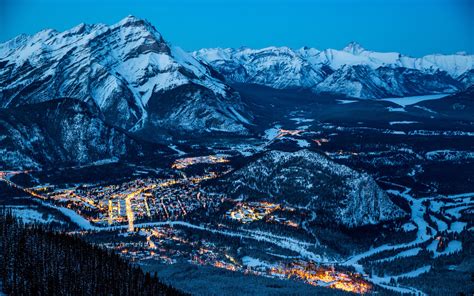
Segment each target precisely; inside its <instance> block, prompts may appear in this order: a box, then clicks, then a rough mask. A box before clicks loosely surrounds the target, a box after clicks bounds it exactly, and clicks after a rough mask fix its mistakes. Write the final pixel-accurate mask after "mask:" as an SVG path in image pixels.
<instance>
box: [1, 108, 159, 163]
mask: <svg viewBox="0 0 474 296" xmlns="http://www.w3.org/2000/svg"><path fill="white" fill-rule="evenodd" d="M145 148H146V147H144V146H143V145H142V144H140V143H139V142H137V141H136V140H134V139H132V138H131V137H129V136H128V135H126V134H125V133H124V132H123V131H122V130H120V129H118V128H115V127H112V126H110V125H108V124H106V123H104V121H103V120H102V119H101V118H99V110H98V109H97V108H93V107H91V106H89V105H87V104H86V103H84V102H82V101H79V100H76V99H58V100H52V101H47V102H43V103H37V104H31V105H25V106H21V107H16V108H10V109H0V169H1V170H6V169H34V168H42V167H45V166H46V167H58V166H64V165H82V164H89V163H91V162H96V161H104V160H111V159H113V160H115V159H119V158H125V157H138V156H142V155H143V154H144V153H145V152H146V149H145ZM154 151H155V153H158V154H159V153H160V150H159V149H156V150H154Z"/></svg>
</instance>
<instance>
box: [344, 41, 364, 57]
mask: <svg viewBox="0 0 474 296" xmlns="http://www.w3.org/2000/svg"><path fill="white" fill-rule="evenodd" d="M342 50H343V51H345V52H348V53H352V54H355V55H358V54H360V53H361V52H363V51H365V49H364V48H363V47H362V46H361V45H360V44H359V43H357V42H355V41H352V42H350V43H349V44H347V45H346V47H344V48H343V49H342Z"/></svg>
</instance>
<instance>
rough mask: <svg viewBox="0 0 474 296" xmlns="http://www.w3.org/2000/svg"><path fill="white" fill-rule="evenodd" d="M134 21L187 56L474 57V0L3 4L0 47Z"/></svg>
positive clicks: (21, 0) (51, 0)
mask: <svg viewBox="0 0 474 296" xmlns="http://www.w3.org/2000/svg"><path fill="white" fill-rule="evenodd" d="M129 14H132V15H135V16H137V17H140V18H145V19H148V20H149V21H151V22H152V23H153V24H154V25H155V27H156V28H157V29H158V31H160V32H161V33H162V34H163V35H164V37H165V39H166V40H168V41H170V42H171V43H173V44H175V45H179V46H181V47H182V48H184V49H186V50H194V49H198V48H202V47H239V46H249V47H255V48H259V47H265V46H270V45H276V46H283V45H286V46H289V47H293V48H299V47H302V46H310V47H316V48H319V49H324V48H342V47H344V46H345V45H346V44H347V43H348V42H350V41H357V42H359V43H360V44H361V45H362V46H363V47H365V48H367V49H371V50H378V51H399V52H402V53H405V54H409V55H413V56H420V55H424V54H429V53H455V52H458V51H466V52H469V53H474V37H473V35H474V29H473V28H474V0H312V1H311V0H238V1H237V0H202V1H191V0H154V1H153V0H113V1H112V0H105V1H98V0H0V42H4V41H6V40H8V39H10V38H12V37H14V36H16V35H18V34H20V33H27V34H33V33H35V32H37V31H39V30H41V29H44V28H54V29H56V30H59V31H62V30H66V29H68V28H71V27H73V26H75V25H77V24H79V23H81V22H85V23H99V22H101V23H105V24H113V23H115V22H118V21H119V20H120V19H122V18H123V17H125V16H127V15H129Z"/></svg>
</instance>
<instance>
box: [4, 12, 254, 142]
mask: <svg viewBox="0 0 474 296" xmlns="http://www.w3.org/2000/svg"><path fill="white" fill-rule="evenodd" d="M0 86H1V87H0V107H4V108H5V107H15V106H20V105H25V104H32V103H38V102H44V101H48V100H51V99H55V98H60V97H69V98H76V99H80V100H83V101H85V102H88V103H89V104H94V105H96V106H98V107H99V109H100V110H101V112H102V113H103V114H104V116H105V119H106V121H107V122H108V123H112V124H113V125H116V126H119V127H122V128H125V129H127V130H129V131H135V132H138V133H139V132H141V131H143V130H144V129H147V130H148V131H149V134H151V135H153V134H156V133H160V132H162V130H171V131H172V132H181V133H186V132H188V131H193V132H194V133H206V132H213V131H226V132H232V133H245V132H246V125H247V124H248V123H249V120H250V118H249V116H248V115H246V114H245V112H244V106H243V104H242V103H241V101H240V97H239V95H238V94H237V93H236V92H234V91H233V90H232V89H231V88H230V87H229V86H227V85H226V84H225V83H223V82H222V81H221V80H220V79H219V78H218V75H216V73H215V72H214V71H213V70H212V69H211V68H210V67H209V66H207V65H206V64H203V63H201V62H199V61H197V60H196V59H195V58H193V57H192V56H191V55H190V54H188V53H186V52H184V51H183V50H181V49H180V48H178V47H176V46H172V45H170V44H169V43H168V42H166V41H165V40H164V39H163V37H162V36H161V34H160V33H159V32H158V31H157V30H156V29H155V28H154V27H153V26H152V25H151V24H150V23H148V22H147V21H145V20H141V19H138V18H135V17H133V16H128V17H126V18H125V19H123V20H121V21H120V22H119V23H117V24H114V25H111V26H107V25H103V24H96V25H86V24H80V25H78V26H76V27H74V28H72V29H70V30H67V31H65V32H56V31H54V30H50V29H48V30H43V31H41V32H39V33H37V34H35V35H33V36H27V35H20V36H18V37H16V38H14V39H12V40H10V41H8V42H5V43H3V44H0Z"/></svg>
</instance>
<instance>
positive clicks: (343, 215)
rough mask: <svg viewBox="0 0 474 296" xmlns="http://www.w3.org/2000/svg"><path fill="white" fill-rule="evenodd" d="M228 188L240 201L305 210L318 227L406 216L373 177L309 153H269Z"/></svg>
mask: <svg viewBox="0 0 474 296" xmlns="http://www.w3.org/2000/svg"><path fill="white" fill-rule="evenodd" d="M223 186H225V187H226V188H227V190H228V193H229V195H230V196H232V197H234V198H242V199H244V200H262V199H263V200H267V201H271V202H276V203H282V204H286V205H290V206H293V207H302V208H305V209H307V210H310V211H312V212H313V213H315V214H316V221H317V222H318V223H335V224H338V225H343V226H346V227H356V226H362V225H367V224H375V223H379V222H381V221H386V220H391V219H396V218H399V217H402V216H403V215H404V213H403V212H402V211H401V210H400V209H399V208H398V207H397V206H396V205H395V204H393V203H392V201H391V200H390V199H389V197H388V196H387V194H386V193H385V192H384V191H383V190H382V189H380V188H379V186H378V185H377V184H376V183H375V181H374V180H373V179H372V178H371V177H370V176H369V175H367V174H364V173H359V172H357V171H354V170H352V169H350V168H348V167H346V166H344V165H340V164H336V163H335V162H333V161H331V160H330V159H328V158H327V157H325V156H323V155H321V154H318V153H315V152H311V151H308V150H300V151H297V152H282V151H270V152H267V153H265V154H264V155H263V156H262V157H260V158H258V159H257V160H255V161H253V162H251V163H249V164H248V165H246V166H245V167H243V168H241V169H239V170H237V171H235V172H233V173H232V174H231V175H230V176H229V177H227V178H226V179H225V180H224V181H223Z"/></svg>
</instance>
